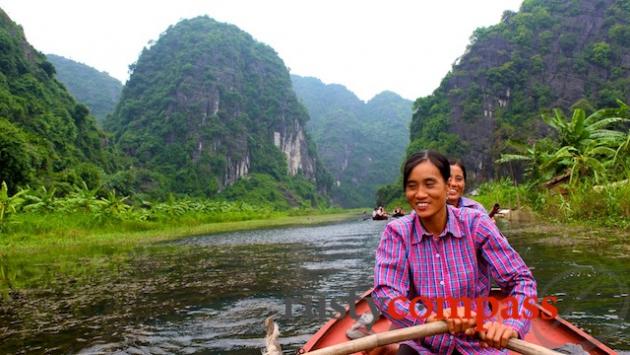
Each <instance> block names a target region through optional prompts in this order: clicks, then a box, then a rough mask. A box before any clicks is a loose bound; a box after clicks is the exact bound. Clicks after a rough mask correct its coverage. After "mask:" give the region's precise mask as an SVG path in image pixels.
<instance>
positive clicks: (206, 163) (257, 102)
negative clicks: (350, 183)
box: [105, 17, 329, 205]
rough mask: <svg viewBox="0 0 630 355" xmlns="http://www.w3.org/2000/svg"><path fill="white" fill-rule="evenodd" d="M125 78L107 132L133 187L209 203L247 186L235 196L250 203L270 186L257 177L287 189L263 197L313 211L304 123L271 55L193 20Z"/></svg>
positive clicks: (321, 177) (318, 168) (227, 29)
mask: <svg viewBox="0 0 630 355" xmlns="http://www.w3.org/2000/svg"><path fill="white" fill-rule="evenodd" d="M131 69H132V70H133V72H132V74H131V77H130V79H129V81H128V82H127V84H126V86H125V87H124V89H123V92H122V96H121V99H120V102H119V104H118V106H117V108H116V110H115V112H114V114H113V115H112V117H111V119H108V120H106V121H105V126H106V127H107V128H108V129H110V130H111V131H112V132H114V136H115V141H116V144H117V147H119V149H120V150H121V151H122V152H124V153H125V154H127V155H128V156H130V157H132V161H133V163H132V168H130V170H129V176H128V178H129V179H130V180H132V182H131V183H132V185H135V186H138V187H141V188H142V186H144V188H146V189H154V188H156V187H157V186H161V187H160V189H166V190H168V191H175V192H178V193H186V194H191V195H205V196H213V195H215V194H216V193H217V192H219V191H222V190H224V189H226V188H228V187H230V186H231V185H232V184H234V183H235V182H236V181H237V180H239V179H241V178H244V177H247V178H246V179H242V180H241V182H240V184H241V185H239V186H240V187H239V189H242V190H243V193H244V194H245V195H246V196H242V197H243V198H252V196H254V195H253V194H246V193H245V192H246V190H247V189H248V188H251V189H255V188H256V187H257V186H258V187H260V185H261V184H263V185H264V184H268V183H270V180H269V179H267V178H264V177H262V176H261V175H259V174H262V175H264V176H270V177H272V178H273V179H274V180H275V181H279V182H283V185H282V186H280V187H278V186H275V187H274V188H272V186H267V187H269V189H270V190H274V189H275V190H277V189H280V190H281V191H282V193H283V194H284V195H285V196H284V197H285V198H286V200H287V201H289V202H290V203H291V204H293V205H295V204H300V203H302V202H301V201H304V202H305V203H310V202H313V201H316V200H317V198H318V197H317V196H315V195H316V193H315V191H314V190H313V186H314V185H317V186H318V188H319V190H320V191H325V190H326V189H327V185H328V184H329V177H328V175H327V173H326V171H325V170H324V169H323V166H322V165H321V163H320V161H319V159H318V157H317V153H316V149H315V146H314V144H313V142H312V141H311V140H310V138H309V137H308V135H307V134H305V132H304V125H305V124H306V121H307V120H308V113H307V112H306V110H305V109H304V107H303V106H302V105H300V104H299V102H298V101H297V98H296V96H295V93H294V92H293V91H292V89H291V81H290V78H289V73H288V71H287V68H286V67H285V65H284V63H283V62H282V60H281V59H280V58H279V57H278V56H277V54H276V52H275V51H274V50H273V49H272V48H270V47H269V46H267V45H265V44H262V43H259V42H257V41H255V40H254V39H253V38H252V37H251V36H250V35H249V34H247V33H245V32H243V31H241V30H240V29H238V28H237V27H236V26H233V25H229V24H224V23H219V22H217V21H215V20H213V19H210V18H208V17H197V18H194V19H190V20H183V21H181V22H179V23H178V24H176V25H174V26H170V27H169V28H168V29H167V30H166V31H165V32H164V33H163V34H162V36H161V37H160V38H159V40H158V41H157V42H155V44H154V45H152V46H151V47H150V48H145V49H144V50H143V51H142V54H141V55H140V57H139V59H138V61H137V63H135V64H133V65H132V66H131ZM138 169H140V171H141V172H140V173H139V172H138ZM257 179H258V180H257ZM247 183H249V184H250V185H251V186H249V187H247V188H244V187H243V186H242V184H247ZM309 184H310V185H309ZM309 186H310V187H309ZM229 190H230V189H228V191H227V193H228V194H229ZM239 191H240V190H239ZM250 192H251V191H250ZM270 193H271V192H270ZM230 196H232V195H230ZM232 197H234V196H232Z"/></svg>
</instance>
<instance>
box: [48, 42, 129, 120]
mask: <svg viewBox="0 0 630 355" xmlns="http://www.w3.org/2000/svg"><path fill="white" fill-rule="evenodd" d="M46 57H47V58H48V61H49V62H51V63H52V64H53V65H54V66H55V70H56V72H57V80H59V81H61V82H62V83H63V84H64V85H65V86H66V88H68V91H70V93H71V94H72V95H73V96H74V97H75V98H76V99H77V100H78V101H79V102H81V103H83V104H85V105H86V106H87V107H88V108H89V109H90V112H91V113H92V114H93V115H94V116H95V117H96V118H97V119H98V120H101V121H102V120H103V119H105V117H106V116H107V115H108V114H111V113H112V112H113V111H114V108H115V107H116V104H117V103H118V99H119V98H120V92H121V91H122V86H123V85H122V83H121V82H120V81H118V79H115V78H113V77H111V76H110V75H109V74H107V73H106V72H101V71H98V70H96V69H94V68H92V67H91V66H89V65H86V64H83V63H79V62H75V61H73V60H71V59H68V58H64V57H62V56H58V55H55V54H47V55H46Z"/></svg>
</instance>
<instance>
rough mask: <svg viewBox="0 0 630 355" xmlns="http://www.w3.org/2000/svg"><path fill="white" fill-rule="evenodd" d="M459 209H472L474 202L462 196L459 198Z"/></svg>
mask: <svg viewBox="0 0 630 355" xmlns="http://www.w3.org/2000/svg"><path fill="white" fill-rule="evenodd" d="M458 206H459V207H473V206H475V202H474V201H473V200H471V199H469V198H466V197H464V196H461V197H460V198H459V204H458Z"/></svg>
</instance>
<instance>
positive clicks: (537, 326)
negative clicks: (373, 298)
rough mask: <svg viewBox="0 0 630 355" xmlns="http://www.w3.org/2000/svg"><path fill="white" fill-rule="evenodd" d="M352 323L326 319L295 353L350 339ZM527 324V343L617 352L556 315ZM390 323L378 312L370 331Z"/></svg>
mask: <svg viewBox="0 0 630 355" xmlns="http://www.w3.org/2000/svg"><path fill="white" fill-rule="evenodd" d="M371 294H372V290H370V291H368V292H366V293H364V294H363V295H362V296H361V299H360V300H359V301H358V302H357V304H356V306H355V307H356V314H364V313H366V312H369V311H370V308H369V305H368V302H367V301H366V298H367V297H369V296H370V295H371ZM490 295H491V296H492V297H494V298H496V299H497V300H501V299H503V298H504V297H505V296H503V295H502V294H501V293H500V291H499V290H494V289H493V290H492V292H491V294H490ZM538 308H539V311H540V312H542V313H544V314H546V315H549V316H551V314H550V313H549V311H547V310H545V309H544V308H542V307H540V306H538ZM499 313H500V312H499ZM354 323H355V321H354V319H352V318H351V317H350V316H349V315H348V314H346V316H345V317H343V318H341V319H336V318H333V319H331V320H329V321H328V322H326V324H324V325H323V326H322V327H321V328H320V329H319V330H318V331H317V333H315V334H314V335H313V336H312V337H311V338H310V339H309V340H308V341H307V342H306V344H305V345H304V347H302V349H300V351H299V353H300V354H301V353H303V352H309V351H315V350H318V349H323V348H326V347H328V346H332V345H336V344H341V343H345V342H347V341H349V340H350V339H348V337H347V336H346V332H347V331H348V330H349V329H350V328H351V327H352V325H353V324H354ZM531 324H532V327H531V330H530V331H529V333H527V335H526V336H525V339H524V340H525V341H528V342H530V343H533V344H537V345H540V346H544V347H546V348H549V349H555V348H559V347H562V346H566V345H567V344H569V343H571V344H577V345H580V346H581V347H582V349H584V350H585V351H586V352H588V353H589V354H617V353H616V352H615V351H614V350H612V349H611V348H609V347H607V346H606V345H604V344H603V343H602V342H600V341H599V340H597V339H595V338H594V337H592V336H591V335H589V334H588V333H586V332H585V331H583V330H581V329H579V328H578V327H576V326H575V325H573V324H571V323H570V322H568V321H566V320H564V319H562V318H560V317H558V316H556V317H555V318H552V319H548V320H547V319H543V318H541V317H536V318H534V319H532V323H531ZM391 325H392V324H391V322H390V321H389V320H388V319H387V318H385V317H384V316H382V315H381V316H380V317H379V319H378V320H377V321H376V323H374V325H373V326H372V331H373V332H375V333H380V332H385V331H388V330H390V327H391ZM397 350H398V344H390V345H384V346H379V347H376V348H374V349H371V350H369V351H364V352H362V353H360V354H371V355H376V354H379V355H395V354H396V351H397ZM571 353H573V352H571Z"/></svg>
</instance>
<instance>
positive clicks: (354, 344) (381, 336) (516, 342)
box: [306, 321, 562, 355]
mask: <svg viewBox="0 0 630 355" xmlns="http://www.w3.org/2000/svg"><path fill="white" fill-rule="evenodd" d="M447 331H448V326H447V325H446V322H444V321H437V322H431V323H426V324H422V325H416V326H413V327H408V328H402V329H395V330H390V331H387V332H382V333H377V334H372V335H368V336H366V337H363V338H360V339H355V340H351V341H348V342H345V343H341V344H336V345H332V346H329V347H326V348H323V349H319V350H315V351H310V352H308V353H306V354H311V355H346V354H352V353H356V352H359V351H364V350H369V349H374V348H376V347H379V346H383V345H387V344H393V343H398V342H401V341H405V340H410V339H417V338H422V337H428V336H432V335H437V334H442V333H446V332H447ZM507 348H508V349H510V350H513V351H517V352H519V353H521V354H524V355H546V354H549V355H554V354H555V355H562V354H561V353H559V352H556V351H553V350H549V349H547V348H545V347H542V346H540V345H536V344H532V343H529V342H526V341H524V340H520V339H516V338H512V339H510V340H509V341H508V345H507Z"/></svg>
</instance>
